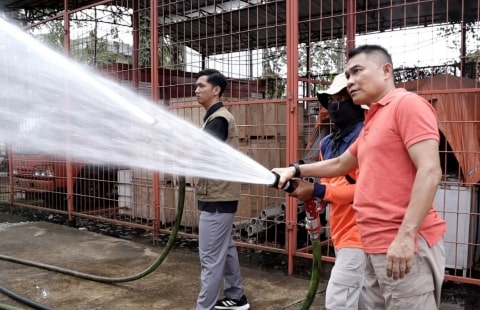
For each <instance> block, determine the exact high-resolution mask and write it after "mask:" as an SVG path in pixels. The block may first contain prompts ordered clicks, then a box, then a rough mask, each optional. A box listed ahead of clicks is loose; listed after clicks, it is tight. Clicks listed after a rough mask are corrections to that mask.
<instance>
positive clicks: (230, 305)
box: [215, 295, 250, 310]
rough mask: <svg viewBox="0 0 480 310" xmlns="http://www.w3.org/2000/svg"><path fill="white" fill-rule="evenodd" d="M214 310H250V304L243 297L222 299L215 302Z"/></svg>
mask: <svg viewBox="0 0 480 310" xmlns="http://www.w3.org/2000/svg"><path fill="white" fill-rule="evenodd" d="M215 309H217V310H218V309H232V310H248V309H250V304H249V303H248V301H247V297H246V296H245V295H242V297H240V299H230V298H227V297H225V298H224V299H221V300H218V301H217V303H216V304H215Z"/></svg>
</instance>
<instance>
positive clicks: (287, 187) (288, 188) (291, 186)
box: [270, 171, 298, 193]
mask: <svg viewBox="0 0 480 310" xmlns="http://www.w3.org/2000/svg"><path fill="white" fill-rule="evenodd" d="M272 173H273V175H274V176H275V182H273V184H271V185H270V187H275V188H278V182H280V175H279V174H278V173H276V172H274V171H272ZM297 186H298V184H297V182H295V181H294V180H288V181H287V182H285V184H284V185H283V187H282V190H284V191H285V192H287V193H293V192H294V191H295V189H296V188H297Z"/></svg>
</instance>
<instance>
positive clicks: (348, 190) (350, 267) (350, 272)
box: [290, 73, 365, 310]
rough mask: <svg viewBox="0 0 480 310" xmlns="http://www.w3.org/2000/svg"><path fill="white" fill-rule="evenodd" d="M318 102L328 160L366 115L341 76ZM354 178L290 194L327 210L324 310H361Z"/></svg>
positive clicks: (361, 259)
mask: <svg viewBox="0 0 480 310" xmlns="http://www.w3.org/2000/svg"><path fill="white" fill-rule="evenodd" d="M318 99H319V101H320V104H321V105H322V106H323V107H324V108H325V109H327V110H328V114H329V117H330V121H331V122H332V123H333V131H332V133H331V134H329V135H327V136H326V137H325V138H323V139H322V141H321V142H320V156H321V159H330V158H334V157H337V156H340V155H341V154H342V153H343V152H344V151H345V150H346V149H347V148H348V147H349V146H350V145H351V144H352V143H353V142H354V141H355V139H356V138H357V137H358V134H359V133H360V130H361V129H362V127H363V120H364V118H365V111H364V110H363V109H362V107H360V106H358V105H355V104H354V103H353V102H352V99H351V97H350V95H349V94H348V92H347V78H346V77H345V74H344V73H342V74H339V75H337V76H336V77H335V79H334V80H333V82H332V84H331V85H330V87H329V88H328V89H327V90H326V91H323V92H319V93H318ZM357 174H358V171H357V169H354V170H352V171H350V172H349V173H348V174H346V175H344V176H338V177H333V178H324V179H321V182H320V183H313V184H312V183H311V182H307V181H304V180H301V179H299V180H296V181H297V184H298V187H297V188H296V190H295V191H294V192H293V193H291V194H290V195H291V196H293V197H296V198H298V199H300V200H302V201H306V200H308V199H312V198H315V199H320V200H322V201H323V202H327V203H328V204H329V206H330V208H329V209H330V216H329V218H330V232H331V236H332V240H333V245H334V247H335V254H336V259H335V265H334V267H333V269H332V272H331V274H330V280H329V281H328V286H327V292H326V296H325V307H326V309H329V310H342V309H363V305H362V300H363V298H362V297H361V294H362V292H361V291H362V287H363V281H364V274H365V254H364V252H363V249H362V243H361V241H360V234H359V232H358V228H357V226H356V220H355V211H354V210H353V208H352V202H353V194H354V190H355V182H356V179H357ZM359 303H360V304H359Z"/></svg>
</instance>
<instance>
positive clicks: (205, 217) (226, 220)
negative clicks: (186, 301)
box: [196, 211, 243, 310]
mask: <svg viewBox="0 0 480 310" xmlns="http://www.w3.org/2000/svg"><path fill="white" fill-rule="evenodd" d="M234 216H235V214H233V213H218V212H216V213H213V212H205V211H202V212H200V221H199V232H198V248H199V254H200V264H201V274H200V282H201V285H202V287H201V289H200V293H199V295H198V299H197V308H196V310H211V309H213V307H214V306H215V303H216V302H217V298H218V292H219V290H220V288H221V285H222V280H223V291H224V295H225V297H228V298H232V299H239V298H240V297H242V295H243V285H242V278H241V275H240V264H239V262H238V253H237V248H236V246H235V243H234V242H233V239H232V225H233V219H234Z"/></svg>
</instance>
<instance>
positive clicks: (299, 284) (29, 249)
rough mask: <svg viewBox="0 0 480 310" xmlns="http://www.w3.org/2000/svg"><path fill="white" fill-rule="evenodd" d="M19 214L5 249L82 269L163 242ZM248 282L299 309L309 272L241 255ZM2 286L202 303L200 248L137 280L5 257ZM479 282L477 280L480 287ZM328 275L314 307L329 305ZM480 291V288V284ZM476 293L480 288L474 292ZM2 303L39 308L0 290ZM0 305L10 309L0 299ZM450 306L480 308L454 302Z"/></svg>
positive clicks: (141, 259)
mask: <svg viewBox="0 0 480 310" xmlns="http://www.w3.org/2000/svg"><path fill="white" fill-rule="evenodd" d="M2 222H3V223H6V222H9V223H12V222H15V219H12V218H5V214H3V218H2V214H0V235H1V236H2V237H1V238H0V249H1V255H4V256H9V257H15V258H20V259H24V260H29V261H35V262H40V263H43V264H48V265H54V266H58V267H62V268H67V269H71V270H75V271H78V272H83V273H88V274H93V275H99V276H106V277H115V278H121V277H127V276H132V275H136V274H137V273H139V272H142V271H144V270H145V269H146V268H147V267H148V266H150V264H151V263H152V262H154V261H155V260H156V259H157V258H158V257H159V255H160V253H161V251H162V248H161V247H158V246H151V245H149V244H146V243H139V242H134V241H129V240H123V239H118V238H114V237H108V236H105V235H100V234H96V233H93V232H89V231H84V230H79V229H76V228H72V227H68V226H64V225H59V224H52V223H47V222H20V223H15V224H8V225H7V224H2ZM241 262H242V276H243V279H244V286H245V290H246V294H247V296H248V298H249V302H250V304H251V305H252V308H251V309H252V310H259V309H262V310H264V309H266V310H270V309H272V310H282V309H288V310H297V309H300V306H301V304H302V301H303V299H304V297H305V294H306V291H307V288H308V284H309V279H308V278H306V277H298V276H287V275H286V274H285V271H284V270H275V269H269V268H268V269H267V268H265V267H262V266H261V265H258V264H256V263H254V262H252V261H248V260H245V259H241ZM0 269H1V270H2V272H1V273H0V286H3V287H4V288H6V289H8V290H11V291H14V292H15V293H17V294H19V295H21V296H23V297H25V298H28V299H31V300H33V301H35V302H37V303H39V304H42V305H45V306H46V307H45V308H44V309H69V310H70V309H72V310H74V309H82V310H84V309H89V310H93V309H99V310H100V309H102V310H108V309H135V310H137V309H138V310H140V309H168V310H177V309H178V310H185V309H194V306H195V300H196V297H197V293H198V291H199V274H200V269H199V260H198V254H197V253H196V251H192V250H189V249H186V248H177V249H174V250H172V251H171V252H170V254H169V255H168V257H167V258H166V260H165V261H164V262H163V263H162V264H161V265H160V266H159V267H158V268H157V269H156V270H154V271H153V272H152V273H151V274H149V275H147V276H145V277H143V278H141V279H138V280H135V281H131V282H125V283H117V284H108V283H100V282H95V281H91V280H85V279H81V278H78V277H74V276H70V275H65V274H61V273H57V272H53V271H48V270H43V269H39V268H36V267H31V266H25V265H22V264H16V263H12V262H9V261H5V260H0ZM475 289H476V288H475ZM324 291H325V280H323V281H322V282H321V283H320V287H319V289H318V294H317V296H316V298H315V301H314V304H313V305H312V307H311V309H324V305H323V300H324V294H323V293H324ZM476 292H477V294H476V295H479V294H478V292H480V290H476ZM474 294H475V293H474ZM0 304H6V305H10V306H13V307H17V308H20V309H32V308H31V307H28V306H25V305H24V304H21V303H19V302H17V301H15V300H12V299H11V298H9V297H7V296H5V295H2V294H0ZM0 309H5V308H4V307H2V305H0ZM441 309H442V310H447V309H449V310H450V309H480V308H478V307H477V306H475V305H473V304H472V305H471V307H470V306H469V305H467V304H466V303H465V302H463V303H462V302H458V299H456V300H455V302H446V303H445V304H444V305H442V308H441Z"/></svg>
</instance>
